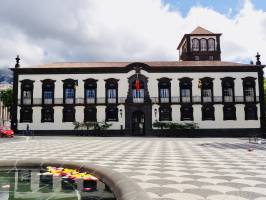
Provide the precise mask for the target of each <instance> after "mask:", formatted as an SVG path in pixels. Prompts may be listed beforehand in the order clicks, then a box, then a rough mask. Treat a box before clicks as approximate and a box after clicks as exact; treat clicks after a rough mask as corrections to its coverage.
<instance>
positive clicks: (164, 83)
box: [158, 78, 171, 103]
mask: <svg viewBox="0 0 266 200" xmlns="http://www.w3.org/2000/svg"><path fill="white" fill-rule="evenodd" d="M170 81H171V80H170V79H168V78H163V79H159V83H158V87H159V101H160V103H170V102H171V82H170Z"/></svg>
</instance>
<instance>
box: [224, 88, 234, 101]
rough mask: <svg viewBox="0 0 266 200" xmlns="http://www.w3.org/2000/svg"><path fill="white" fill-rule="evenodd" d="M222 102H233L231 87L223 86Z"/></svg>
mask: <svg viewBox="0 0 266 200" xmlns="http://www.w3.org/2000/svg"><path fill="white" fill-rule="evenodd" d="M223 93H224V102H233V88H224V91H223Z"/></svg>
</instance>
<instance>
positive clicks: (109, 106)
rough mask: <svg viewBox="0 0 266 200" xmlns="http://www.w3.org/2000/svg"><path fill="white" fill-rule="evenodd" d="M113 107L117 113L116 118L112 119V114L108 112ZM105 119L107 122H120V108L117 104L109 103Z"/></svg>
mask: <svg viewBox="0 0 266 200" xmlns="http://www.w3.org/2000/svg"><path fill="white" fill-rule="evenodd" d="M111 109H113V110H114V111H113V112H115V113H114V115H115V119H110V116H109V115H108V112H110V110H111ZM105 121H106V122H118V121H119V120H118V108H117V106H116V105H108V106H106V108H105Z"/></svg>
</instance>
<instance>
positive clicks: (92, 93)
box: [85, 89, 96, 104]
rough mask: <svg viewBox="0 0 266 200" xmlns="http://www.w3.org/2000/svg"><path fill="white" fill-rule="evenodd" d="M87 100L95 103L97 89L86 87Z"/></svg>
mask: <svg viewBox="0 0 266 200" xmlns="http://www.w3.org/2000/svg"><path fill="white" fill-rule="evenodd" d="M85 94H86V102H87V103H88V104H90V103H95V98H96V91H95V89H86V93H85Z"/></svg>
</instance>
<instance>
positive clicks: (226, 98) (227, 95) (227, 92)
mask: <svg viewBox="0 0 266 200" xmlns="http://www.w3.org/2000/svg"><path fill="white" fill-rule="evenodd" d="M221 80H222V92H223V102H234V99H235V91H234V78H231V77H226V78H222V79H221Z"/></svg>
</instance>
